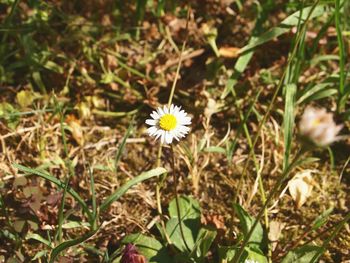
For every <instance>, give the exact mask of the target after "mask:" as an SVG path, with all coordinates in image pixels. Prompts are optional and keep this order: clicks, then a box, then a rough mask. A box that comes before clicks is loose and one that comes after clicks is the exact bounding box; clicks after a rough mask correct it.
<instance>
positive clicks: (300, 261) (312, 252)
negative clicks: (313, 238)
mask: <svg viewBox="0 0 350 263" xmlns="http://www.w3.org/2000/svg"><path fill="white" fill-rule="evenodd" d="M321 251H322V248H321V247H318V246H309V245H305V246H302V247H300V248H297V249H295V250H292V251H289V252H288V254H287V255H286V257H285V258H284V259H283V260H282V262H281V263H310V262H312V261H313V259H314V256H316V255H317V254H319V253H320V252H321Z"/></svg>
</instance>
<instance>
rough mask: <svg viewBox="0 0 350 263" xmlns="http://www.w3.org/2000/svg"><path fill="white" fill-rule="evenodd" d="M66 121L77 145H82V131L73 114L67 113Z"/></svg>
mask: <svg viewBox="0 0 350 263" xmlns="http://www.w3.org/2000/svg"><path fill="white" fill-rule="evenodd" d="M67 123H68V126H69V127H70V131H71V133H72V135H73V138H74V140H75V141H76V142H77V143H78V144H79V145H84V141H85V140H84V133H83V129H82V128H81V125H80V122H79V120H77V119H76V118H75V117H74V115H68V116H67Z"/></svg>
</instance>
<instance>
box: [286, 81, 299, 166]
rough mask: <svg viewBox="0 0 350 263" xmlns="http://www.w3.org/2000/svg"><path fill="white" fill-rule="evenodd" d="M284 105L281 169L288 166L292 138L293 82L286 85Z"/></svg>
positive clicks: (294, 92) (295, 89)
mask: <svg viewBox="0 0 350 263" xmlns="http://www.w3.org/2000/svg"><path fill="white" fill-rule="evenodd" d="M285 90H286V96H285V107H284V119H283V129H284V134H283V135H284V155H283V156H284V157H283V169H285V168H286V167H288V164H289V157H290V152H291V146H292V139H293V129H294V107H295V94H296V91H297V86H296V85H295V84H287V85H286V89H285Z"/></svg>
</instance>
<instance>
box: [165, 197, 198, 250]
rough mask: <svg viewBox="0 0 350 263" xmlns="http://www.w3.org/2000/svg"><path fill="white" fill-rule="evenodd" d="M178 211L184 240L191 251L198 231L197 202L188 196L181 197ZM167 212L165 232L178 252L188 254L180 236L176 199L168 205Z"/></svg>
mask: <svg viewBox="0 0 350 263" xmlns="http://www.w3.org/2000/svg"><path fill="white" fill-rule="evenodd" d="M179 210H180V216H181V224H182V228H183V232H184V236H185V240H186V243H187V245H188V247H189V249H190V250H191V251H192V250H193V249H194V248H195V243H196V242H195V241H196V240H197V237H198V233H199V230H200V225H201V222H200V218H201V209H200V206H199V203H198V201H197V200H195V199H193V198H191V197H188V196H181V197H179ZM168 211H169V215H170V220H169V221H168V222H167V224H166V227H165V228H166V232H167V233H168V236H169V238H170V239H171V241H172V242H173V243H174V245H175V246H176V247H177V248H178V249H179V250H180V251H182V252H188V251H187V248H186V245H185V243H184V241H183V237H182V235H181V230H180V226H179V218H178V212H177V206H176V198H174V199H173V200H172V201H171V202H170V203H169V207H168Z"/></svg>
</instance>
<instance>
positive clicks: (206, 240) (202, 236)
mask: <svg viewBox="0 0 350 263" xmlns="http://www.w3.org/2000/svg"><path fill="white" fill-rule="evenodd" d="M215 237H216V231H215V230H214V229H209V228H201V229H200V230H199V234H198V237H197V240H196V245H197V244H198V245H197V255H198V256H199V257H200V258H201V259H204V257H205V256H206V255H207V253H208V251H209V249H210V246H211V244H212V243H213V241H214V239H215Z"/></svg>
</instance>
